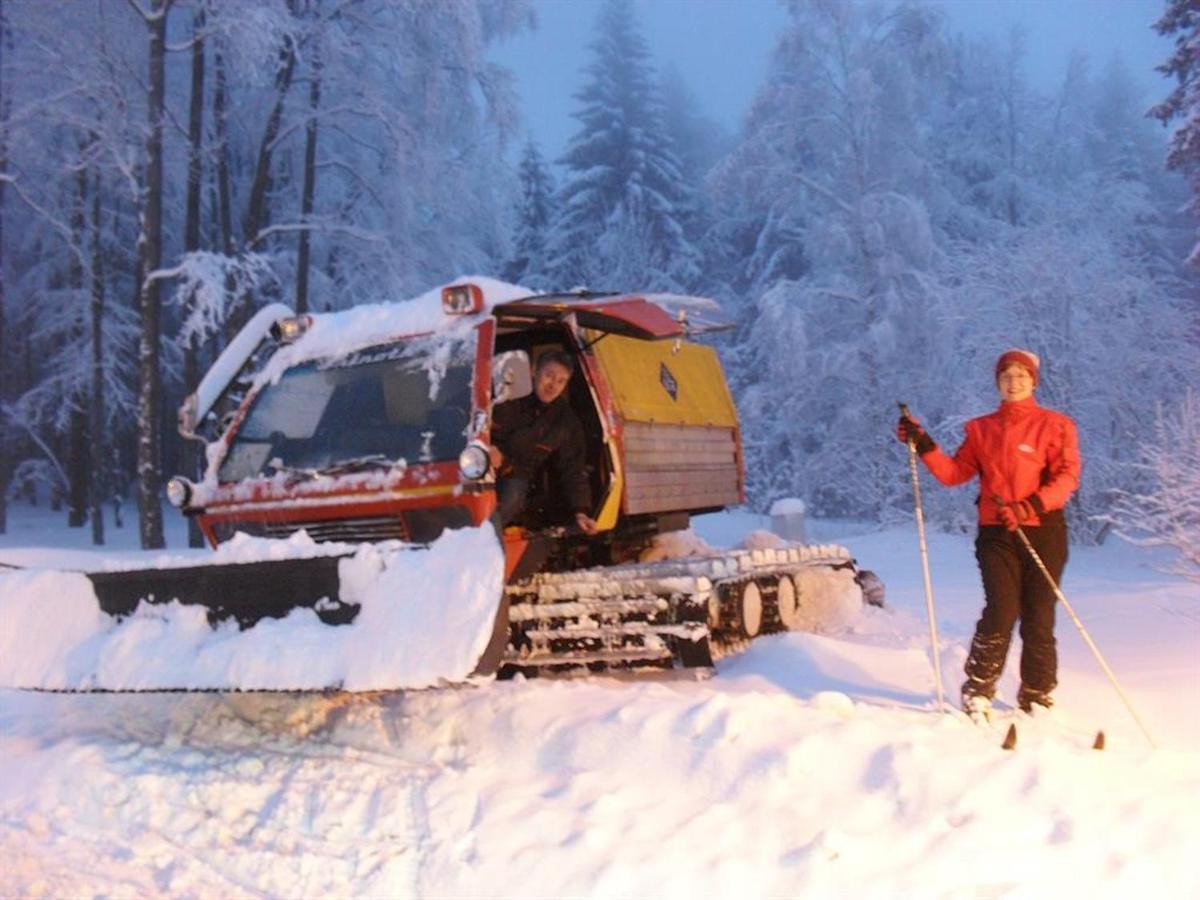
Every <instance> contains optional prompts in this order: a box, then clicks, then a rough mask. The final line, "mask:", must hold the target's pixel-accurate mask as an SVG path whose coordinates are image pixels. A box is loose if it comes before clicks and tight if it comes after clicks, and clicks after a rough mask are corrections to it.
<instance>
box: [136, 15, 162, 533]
mask: <svg viewBox="0 0 1200 900" xmlns="http://www.w3.org/2000/svg"><path fill="white" fill-rule="evenodd" d="M169 4H170V0H150V14H149V15H148V16H147V18H146V26H147V31H148V36H149V42H150V51H149V76H148V87H147V94H146V101H147V102H146V105H147V110H148V117H147V126H148V133H147V137H146V181H145V188H144V195H145V203H144V206H143V209H142V229H141V235H140V236H139V241H138V243H139V250H140V251H141V252H140V253H139V256H140V257H141V259H142V261H143V264H142V267H141V268H142V281H141V293H140V296H139V308H140V312H141V340H140V342H139V346H138V412H137V417H138V422H137V426H138V442H137V475H138V521H139V524H140V531H141V541H142V549H144V550H154V549H159V548H161V547H163V546H164V541H163V522H162V507H161V505H160V503H159V496H158V495H159V483H160V482H161V480H162V471H161V470H162V432H161V428H162V423H161V420H160V406H161V396H162V373H161V372H160V370H159V335H160V331H161V316H162V290H161V286H160V283H159V280H158V278H157V277H156V275H157V272H158V269H159V267H160V266H161V265H162V202H163V196H162V194H163V108H164V106H165V102H166V101H165V93H166V90H165V87H166V86H165V82H166V77H165V68H166V66H165V61H166V32H167V27H166V26H167V8H168V6H169Z"/></svg>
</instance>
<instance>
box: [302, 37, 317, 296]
mask: <svg viewBox="0 0 1200 900" xmlns="http://www.w3.org/2000/svg"><path fill="white" fill-rule="evenodd" d="M320 106H321V48H320V44H319V43H318V42H316V41H314V43H313V50H312V81H311V82H310V84H309V88H308V126H307V127H306V128H305V138H304V193H303V195H302V196H301V198H300V222H301V224H302V225H303V228H302V229H301V231H300V247H299V249H298V251H297V253H296V312H298V313H306V312H308V268H309V245H310V242H311V234H312V232H310V231H309V228H311V227H312V223H311V222H310V221H309V220H310V219H311V218H312V212H313V195H314V194H315V193H316V185H317V110H318V109H319V108H320Z"/></svg>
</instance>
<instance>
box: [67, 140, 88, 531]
mask: <svg viewBox="0 0 1200 900" xmlns="http://www.w3.org/2000/svg"><path fill="white" fill-rule="evenodd" d="M80 150H81V151H82V152H81V153H80V157H81V158H80V165H79V170H78V171H77V172H76V174H75V206H74V209H73V211H72V213H71V240H72V241H73V242H74V243H75V246H76V248H78V250H79V251H80V252H79V255H77V256H75V257H74V258H73V259H72V261H71V273H70V279H69V284H70V286H71V290H72V291H73V292H74V294H75V296H76V298H77V302H80V303H82V297H83V278H84V272H83V262H82V250H83V247H84V245H85V244H86V242H87V238H86V235H87V213H86V210H87V200H88V196H87V195H88V171H87V168H86V165H85V164H84V162H83V160H84V159H86V158H87V156H88V155H89V154H90V152H91V148H90V147H89V146H88V145H87V144H86V143H84V144H82V145H81V147H80ZM81 312H82V310H81ZM83 336H84V331H83V323H82V317H81V320H80V321H78V322H76V323H73V324H72V325H71V331H70V340H71V342H72V344H79V343H82V341H83ZM65 399H66V401H67V403H69V404H70V407H71V413H70V417H69V418H68V420H67V453H66V466H67V526H68V527H70V528H82V527H83V526H84V524H85V523H86V522H87V502H88V493H89V490H88V440H87V421H88V420H87V413H86V411H85V410H84V404H85V402H86V395H85V392H84V390H83V388H82V387H80V388H78V389H74V388H73V389H72V391H71V396H69V397H67V398H65Z"/></svg>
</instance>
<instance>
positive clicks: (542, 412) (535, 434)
mask: <svg viewBox="0 0 1200 900" xmlns="http://www.w3.org/2000/svg"><path fill="white" fill-rule="evenodd" d="M574 372H575V360H574V359H572V358H571V356H570V354H568V353H564V352H563V351H561V350H546V351H545V352H543V353H542V354H541V355H540V356H539V357H538V359H537V364H536V365H535V366H534V369H533V393H532V394H530V395H529V396H527V397H522V398H520V399H519V400H509V401H508V402H506V403H501V404H498V405H497V406H496V408H495V410H493V412H492V442H493V446H492V447H491V450H490V455H491V459H492V466H493V467H494V468H495V470H496V473H497V475H498V479H499V480H498V483H497V495H498V496H497V500H498V504H499V513H500V521H501V523H502V524H504V525H507V524H509V523H510V522H512V521H513V519H515V518H516V517H517V516H519V515H520V514H521V512H522V511H523V510H524V509H525V504H526V501H527V499H528V495H529V490H530V487H531V485H533V484H535V483H536V482H537V481H538V479H540V478H541V477H542V473H543V472H544V471H545V470H546V468H547V467H550V468H552V469H553V471H554V474H555V475H556V476H557V480H558V484H559V487H560V488H561V489H562V491H563V493H564V494H565V495H566V496H565V500H566V503H567V505H568V506H569V507H570V508H571V511H572V512H573V513H574V514H575V524H576V525H578V526H579V529H580V530H581V531H582V532H584V534H589V535H594V534H595V533H596V531H597V525H596V521H595V520H594V519H593V518H592V517H591V516H589V515H588V509H589V508H590V506H591V488H590V487H589V486H588V478H587V470H586V468H585V461H584V436H583V426H582V425H581V424H580V422H579V417H578V416H576V415H575V411H574V410H572V409H571V404H570V402H569V400H568V398H567V385H568V384H569V383H570V381H571V376H572V375H573V374H574Z"/></svg>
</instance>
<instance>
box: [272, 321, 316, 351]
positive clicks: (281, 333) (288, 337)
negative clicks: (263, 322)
mask: <svg viewBox="0 0 1200 900" xmlns="http://www.w3.org/2000/svg"><path fill="white" fill-rule="evenodd" d="M312 323H313V320H312V316H289V317H288V318H286V319H280V320H279V321H277V322H276V323H275V324H274V325H273V326H272V327H271V333H272V334H273V335H274V336H275V339H276V340H278V341H282V342H283V343H285V344H291V343H294V342H295V341H297V340H299V338H300V336H301V335H303V334H304V332H306V331H308V329H309V328H311V327H312Z"/></svg>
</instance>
